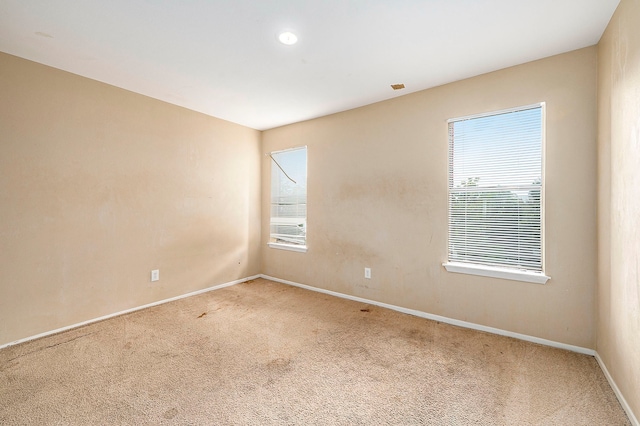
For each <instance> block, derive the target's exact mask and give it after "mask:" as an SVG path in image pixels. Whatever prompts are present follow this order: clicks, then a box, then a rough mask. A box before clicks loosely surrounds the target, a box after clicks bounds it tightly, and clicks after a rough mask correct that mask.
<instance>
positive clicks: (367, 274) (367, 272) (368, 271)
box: [364, 268, 371, 280]
mask: <svg viewBox="0 0 640 426" xmlns="http://www.w3.org/2000/svg"><path fill="white" fill-rule="evenodd" d="M364 277H365V278H367V279H369V280H370V279H371V268H364Z"/></svg>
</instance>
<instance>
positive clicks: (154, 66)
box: [0, 0, 619, 130]
mask: <svg viewBox="0 0 640 426" xmlns="http://www.w3.org/2000/svg"><path fill="white" fill-rule="evenodd" d="M618 3H619V0H226V1H225V0H182V1H179V0H174V1H170V0H164V1H163V0H0V51H3V52H6V53H9V54H12V55H16V56H20V57H23V58H26V59H30V60H33V61H36V62H40V63H43V64H46V65H50V66H53V67H56V68H60V69H63V70H66V71H70V72H72V73H75V74H79V75H82V76H85V77H89V78H92V79H95V80H99V81H102V82H105V83H109V84H112V85H114V86H118V87H122V88H124V89H127V90H131V91H133V92H137V93H141V94H143V95H147V96H150V97H153V98H157V99H161V100H163V101H166V102H170V103H172V104H176V105H180V106H183V107H186V108H189V109H192V110H195V111H200V112H203V113H205V114H209V115H212V116H215V117H219V118H222V119H225V120H229V121H232V122H235V123H239V124H243V125H245V126H249V127H252V128H255V129H259V130H264V129H269V128H273V127H277V126H281V125H284V124H289V123H293V122H297V121H302V120H306V119H310V118H314V117H319V116H323V115H327V114H331V113H335V112H339V111H344V110H347V109H351V108H355V107H358V106H362V105H367V104H370V103H373V102H378V101H382V100H385V99H389V98H392V97H396V96H400V95H404V94H407V93H411V92H415V91H418V90H423V89H427V88H429V87H434V86H438V85H441V84H444V83H448V82H452V81H456V80H460V79H463V78H466V77H471V76H474V75H478V74H482V73H485V72H489V71H493V70H497V69H500V68H505V67H508V66H512V65H516V64H520V63H524V62H528V61H531V60H535V59H539V58H543V57H546V56H550V55H555V54H559V53H563V52H567V51H571V50H574V49H578V48H582V47H586V46H590V45H593V44H596V43H597V42H598V40H599V39H600V36H601V35H602V32H603V31H604V29H605V27H606V25H607V23H608V21H609V19H610V18H611V16H612V14H613V12H614V10H615V8H616V6H617V5H618ZM284 29H290V30H293V31H294V32H295V33H296V34H297V35H298V39H299V42H298V43H297V44H296V45H294V46H285V45H283V44H280V43H279V42H278V41H277V34H278V33H279V32H281V31H282V30H284ZM394 83H404V84H405V85H406V89H404V90H399V91H393V90H392V89H391V87H390V85H391V84H394Z"/></svg>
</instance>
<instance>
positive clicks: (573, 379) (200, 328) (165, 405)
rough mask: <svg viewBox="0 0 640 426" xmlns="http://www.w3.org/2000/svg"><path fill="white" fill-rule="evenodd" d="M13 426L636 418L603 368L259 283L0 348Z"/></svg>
mask: <svg viewBox="0 0 640 426" xmlns="http://www.w3.org/2000/svg"><path fill="white" fill-rule="evenodd" d="M0 424H2V425H5V424H6V425H26V424H28V425H45V424H69V425H112V424H153V425H156V424H180V425H186V424H193V425H213V424H216V425H218V424H239V425H258V424H267V425H269V424H282V425H316V424H317V425H334V424H335V425H365V424H366V425H382V424H393V425H417V424H426V425H627V424H629V421H628V419H627V418H626V416H625V414H624V411H623V410H622V408H621V406H620V405H619V403H618V401H617V400H616V398H615V395H614V393H613V391H612V389H611V388H610V386H609V384H608V383H607V381H606V379H605V377H604V375H603V373H602V371H601V370H600V368H599V367H598V365H597V363H596V361H595V359H594V358H593V357H590V356H585V355H580V354H576V353H572V352H567V351H564V350H559V349H554V348H549V347H544V346H540V345H536V344H532V343H528V342H523V341H519V340H515V339H511V338H507V337H501V336H495V335H491V334H486V333H482V332H477V331H472V330H468V329H463V328H458V327H454V326H450V325H447V324H443V323H439V322H435V321H429V320H425V319H422V318H417V317H413V316H410V315H405V314H401V313H398V312H395V311H390V310H386V309H382V308H379V307H376V306H370V305H365V304H363V303H358V302H352V301H348V300H343V299H339V298H335V297H331V296H327V295H323V294H320V293H315V292H310V291H307V290H303V289H299V288H295V287H290V286H286V285H282V284H278V283H274V282H270V281H266V280H262V279H260V280H255V281H252V282H247V283H244V284H239V285H236V286H233V287H228V288H225V289H222V290H217V291H213V292H209V293H206V294H202V295H198V296H194V297H190V298H187V299H182V300H179V301H176V302H171V303H167V304H164V305H161V306H157V307H154V308H149V309H145V310H142V311H138V312H135V313H131V314H128V315H123V316H119V317H116V318H112V319H109V320H106V321H102V322H99V323H94V324H91V325H88V326H84V327H81V328H77V329H74V330H71V331H68V332H64V333H60V334H57V335H54V336H49V337H46V338H42V339H38V340H35V341H31V342H28V343H24V344H21V345H16V346H11V347H8V348H5V349H2V350H0Z"/></svg>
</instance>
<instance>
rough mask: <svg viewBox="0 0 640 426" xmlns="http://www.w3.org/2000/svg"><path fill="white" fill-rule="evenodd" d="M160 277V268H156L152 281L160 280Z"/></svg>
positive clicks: (152, 274)
mask: <svg viewBox="0 0 640 426" xmlns="http://www.w3.org/2000/svg"><path fill="white" fill-rule="evenodd" d="M159 279H160V269H154V270H153V271H151V281H158V280H159Z"/></svg>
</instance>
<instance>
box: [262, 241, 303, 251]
mask: <svg viewBox="0 0 640 426" xmlns="http://www.w3.org/2000/svg"><path fill="white" fill-rule="evenodd" d="M267 245H268V246H269V247H271V248H274V249H278V250H289V251H297V252H298V253H306V252H307V246H297V245H294V244H282V243H267Z"/></svg>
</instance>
